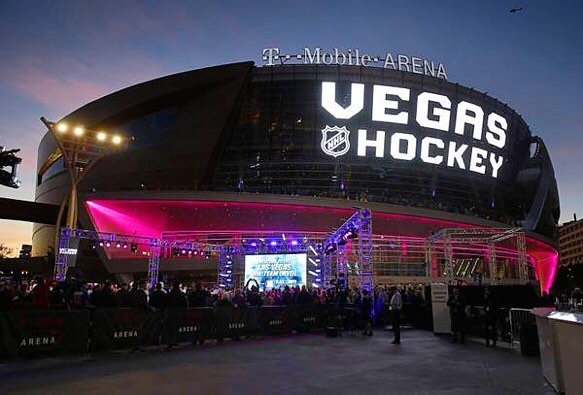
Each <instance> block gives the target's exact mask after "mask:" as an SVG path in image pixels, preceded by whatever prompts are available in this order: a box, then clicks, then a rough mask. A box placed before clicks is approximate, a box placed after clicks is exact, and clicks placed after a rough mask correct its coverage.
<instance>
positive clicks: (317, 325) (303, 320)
mask: <svg viewBox="0 0 583 395" xmlns="http://www.w3.org/2000/svg"><path fill="white" fill-rule="evenodd" d="M288 310H289V314H290V315H291V316H292V317H293V328H294V329H296V330H298V331H315V330H321V329H324V327H325V326H326V316H327V315H326V308H325V307H324V306H321V305H298V306H289V307H288Z"/></svg>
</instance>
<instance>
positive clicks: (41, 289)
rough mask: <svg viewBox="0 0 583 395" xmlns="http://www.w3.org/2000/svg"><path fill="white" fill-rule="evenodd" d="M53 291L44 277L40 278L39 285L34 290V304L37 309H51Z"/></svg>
mask: <svg viewBox="0 0 583 395" xmlns="http://www.w3.org/2000/svg"><path fill="white" fill-rule="evenodd" d="M50 298H51V290H50V287H49V285H48V284H47V282H46V281H45V278H44V277H39V278H38V281H37V284H36V285H35V286H34V288H33V289H32V302H33V304H34V307H36V308H37V309H48V308H49V307H50V300H51V299H50Z"/></svg>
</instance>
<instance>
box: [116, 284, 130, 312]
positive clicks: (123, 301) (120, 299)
mask: <svg viewBox="0 0 583 395" xmlns="http://www.w3.org/2000/svg"><path fill="white" fill-rule="evenodd" d="M129 295H130V291H129V286H128V283H122V284H121V288H120V289H119V291H117V293H116V294H115V299H116V302H117V305H118V306H119V307H130V299H129Z"/></svg>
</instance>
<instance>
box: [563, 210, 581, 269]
mask: <svg viewBox="0 0 583 395" xmlns="http://www.w3.org/2000/svg"><path fill="white" fill-rule="evenodd" d="M559 251H560V259H559V265H561V266H568V265H572V264H576V263H580V264H583V219H580V220H577V217H575V219H574V220H573V221H570V222H566V223H564V224H563V225H562V226H561V227H560V228H559Z"/></svg>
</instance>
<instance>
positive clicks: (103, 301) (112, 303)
mask: <svg viewBox="0 0 583 395" xmlns="http://www.w3.org/2000/svg"><path fill="white" fill-rule="evenodd" d="M96 306H97V307H101V308H114V307H117V301H116V300H115V295H114V293H113V289H112V286H111V281H109V280H107V281H105V282H104V283H103V288H102V289H101V291H100V292H99V297H98V298H97V300H96Z"/></svg>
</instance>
